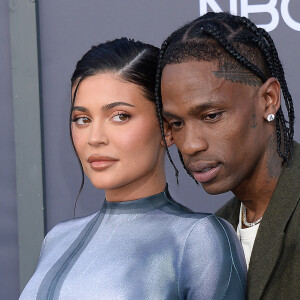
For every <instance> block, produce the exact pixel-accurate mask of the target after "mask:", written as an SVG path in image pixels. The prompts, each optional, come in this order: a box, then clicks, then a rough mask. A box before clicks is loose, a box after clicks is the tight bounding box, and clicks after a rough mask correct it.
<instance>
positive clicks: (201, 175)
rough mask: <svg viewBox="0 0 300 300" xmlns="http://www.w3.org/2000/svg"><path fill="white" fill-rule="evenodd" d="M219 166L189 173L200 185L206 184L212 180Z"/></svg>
mask: <svg viewBox="0 0 300 300" xmlns="http://www.w3.org/2000/svg"><path fill="white" fill-rule="evenodd" d="M220 167H221V164H218V165H215V166H212V167H210V166H206V167H204V168H201V169H200V170H199V171H198V170H192V171H191V173H192V175H193V177H194V178H195V179H196V180H197V181H198V182H200V183H204V182H208V181H210V180H212V179H214V178H215V177H216V176H217V175H218V172H219V170H220Z"/></svg>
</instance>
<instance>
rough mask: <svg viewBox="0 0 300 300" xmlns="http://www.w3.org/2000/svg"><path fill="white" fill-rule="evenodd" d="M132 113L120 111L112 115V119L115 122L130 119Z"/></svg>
mask: <svg viewBox="0 0 300 300" xmlns="http://www.w3.org/2000/svg"><path fill="white" fill-rule="evenodd" d="M130 117H131V116H130V115H129V114H125V113H118V114H117V115H115V116H113V117H112V120H113V121H114V122H125V121H127V120H129V119H130Z"/></svg>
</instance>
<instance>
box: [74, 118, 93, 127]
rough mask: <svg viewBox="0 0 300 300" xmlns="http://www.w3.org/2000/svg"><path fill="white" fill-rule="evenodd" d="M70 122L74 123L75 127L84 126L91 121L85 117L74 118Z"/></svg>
mask: <svg viewBox="0 0 300 300" xmlns="http://www.w3.org/2000/svg"><path fill="white" fill-rule="evenodd" d="M72 121H73V122H75V123H76V124H77V125H86V124H89V123H91V120H90V119H89V118H87V117H78V118H74V119H73V120H72Z"/></svg>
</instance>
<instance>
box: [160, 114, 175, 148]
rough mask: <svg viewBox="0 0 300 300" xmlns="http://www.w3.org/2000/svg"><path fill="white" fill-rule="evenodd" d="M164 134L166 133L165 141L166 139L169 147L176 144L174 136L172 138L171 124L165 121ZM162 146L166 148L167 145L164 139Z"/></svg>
mask: <svg viewBox="0 0 300 300" xmlns="http://www.w3.org/2000/svg"><path fill="white" fill-rule="evenodd" d="M163 122H164V133H165V139H166V142H167V146H168V147H170V146H172V145H173V144H174V140H173V136H172V130H171V128H170V126H169V123H168V122H167V121H166V120H164V121H163ZM161 144H162V146H163V147H164V146H165V143H164V141H163V139H162V140H161Z"/></svg>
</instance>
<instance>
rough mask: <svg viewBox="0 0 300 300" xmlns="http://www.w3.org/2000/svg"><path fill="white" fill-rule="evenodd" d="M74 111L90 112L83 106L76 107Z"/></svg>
mask: <svg viewBox="0 0 300 300" xmlns="http://www.w3.org/2000/svg"><path fill="white" fill-rule="evenodd" d="M72 110H73V111H74V110H79V111H81V112H88V109H87V108H85V107H83V106H74V107H73V109H72Z"/></svg>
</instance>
